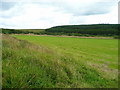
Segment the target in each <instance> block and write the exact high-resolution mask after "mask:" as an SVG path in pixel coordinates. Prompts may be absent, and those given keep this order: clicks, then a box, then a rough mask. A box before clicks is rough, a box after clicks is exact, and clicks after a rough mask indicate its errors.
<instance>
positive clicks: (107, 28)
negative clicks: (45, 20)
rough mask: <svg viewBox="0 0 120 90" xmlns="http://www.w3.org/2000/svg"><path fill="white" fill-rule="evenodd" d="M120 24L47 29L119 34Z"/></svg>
mask: <svg viewBox="0 0 120 90" xmlns="http://www.w3.org/2000/svg"><path fill="white" fill-rule="evenodd" d="M118 28H119V24H93V25H64V26H56V27H52V28H49V29H46V32H49V33H66V34H67V33H78V34H89V35H118Z"/></svg>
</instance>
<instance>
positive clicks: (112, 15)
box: [0, 0, 119, 29]
mask: <svg viewBox="0 0 120 90" xmlns="http://www.w3.org/2000/svg"><path fill="white" fill-rule="evenodd" d="M118 1H119V0H1V2H0V28H14V29H46V28H50V27H53V26H59V25H83V24H101V23H104V24H108V23H109V24H118Z"/></svg>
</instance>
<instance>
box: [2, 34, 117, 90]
mask: <svg viewBox="0 0 120 90" xmlns="http://www.w3.org/2000/svg"><path fill="white" fill-rule="evenodd" d="M2 81H3V87H7V88H8V87H10V88H46V87H48V88H64V87H65V88H71V87H72V88H78V87H79V88H115V87H118V40H117V39H88V38H85V39H84V38H70V37H50V36H30V35H12V36H6V35H3V80H2Z"/></svg>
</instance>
